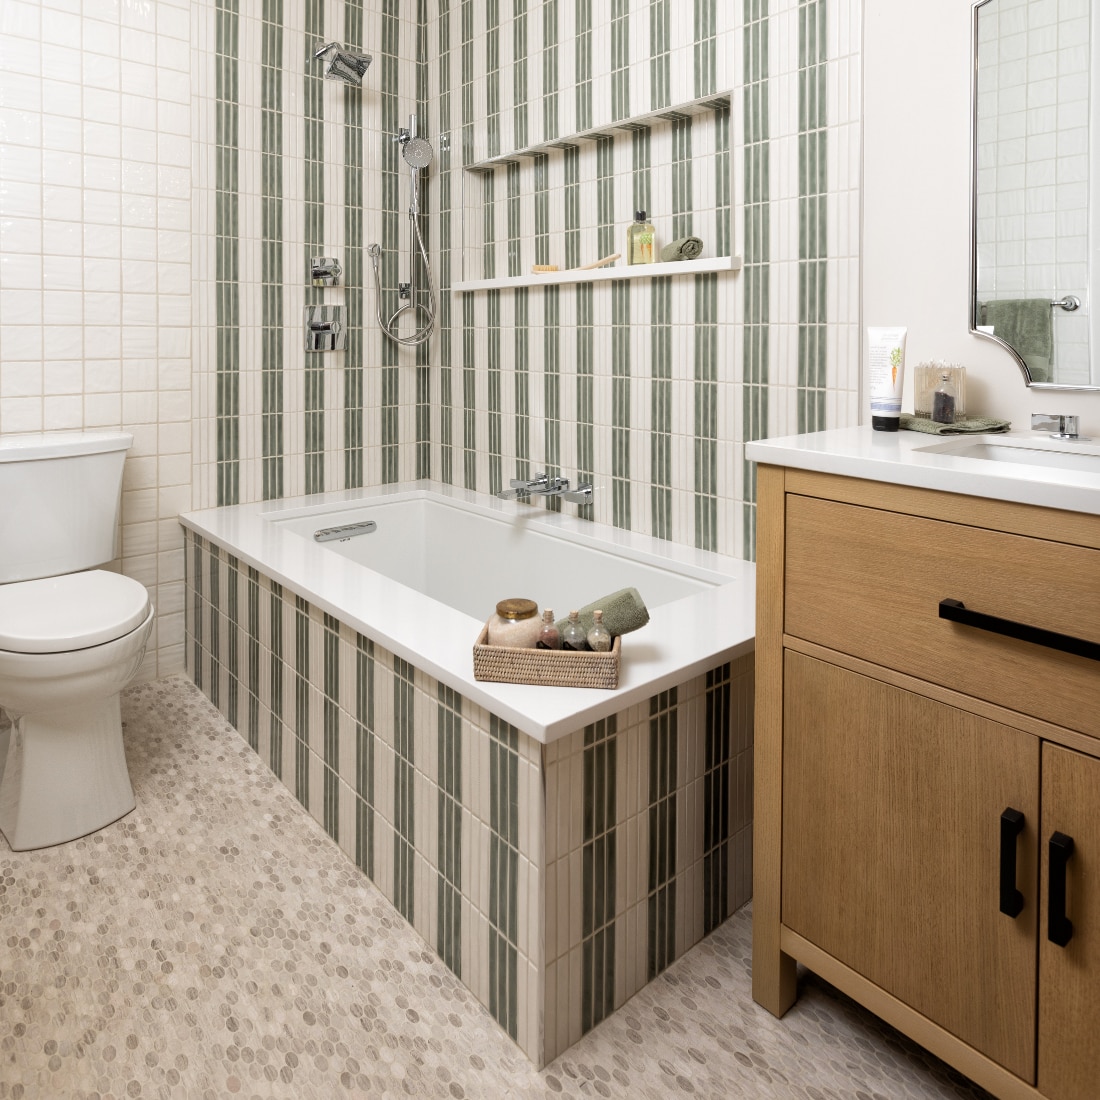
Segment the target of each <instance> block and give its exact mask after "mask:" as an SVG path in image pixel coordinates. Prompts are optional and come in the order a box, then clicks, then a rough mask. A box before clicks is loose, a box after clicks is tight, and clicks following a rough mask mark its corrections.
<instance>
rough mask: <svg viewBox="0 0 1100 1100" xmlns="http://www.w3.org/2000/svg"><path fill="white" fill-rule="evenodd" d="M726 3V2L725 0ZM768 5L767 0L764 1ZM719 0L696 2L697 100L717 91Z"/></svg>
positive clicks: (697, 0)
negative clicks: (717, 6)
mask: <svg viewBox="0 0 1100 1100" xmlns="http://www.w3.org/2000/svg"><path fill="white" fill-rule="evenodd" d="M723 2H725V0H723ZM762 2H763V3H767V0H762ZM716 4H717V0H695V98H696V99H698V98H699V97H700V96H705V95H713V94H714V92H715V91H717V86H716V84H715V81H716V79H717V71H718V70H717V64H716V60H715V59H716V49H717V34H718V28H717V20H716V17H715V7H716Z"/></svg>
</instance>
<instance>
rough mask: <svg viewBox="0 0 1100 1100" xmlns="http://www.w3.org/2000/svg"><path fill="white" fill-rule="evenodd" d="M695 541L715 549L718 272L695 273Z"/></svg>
mask: <svg viewBox="0 0 1100 1100" xmlns="http://www.w3.org/2000/svg"><path fill="white" fill-rule="evenodd" d="M694 397H695V463H694V466H695V545H696V546H697V547H698V548H699V549H700V550H717V549H718V276H717V275H716V274H713V273H712V274H709V275H696V276H695V382H694Z"/></svg>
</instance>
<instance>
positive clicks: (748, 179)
mask: <svg viewBox="0 0 1100 1100" xmlns="http://www.w3.org/2000/svg"><path fill="white" fill-rule="evenodd" d="M743 13H744V34H743V38H742V42H743V70H744V80H745V84H744V93H743V97H744V113H743V119H742V122H743V125H744V131H745V153H744V179H743V181H742V182H743V191H744V196H745V198H744V210H745V213H744V217H745V244H744V263H743V266H742V269H741V285H742V287H743V294H744V299H743V301H744V326H743V329H742V337H741V339H742V350H743V356H744V383H743V385H742V389H741V394H742V397H741V400H742V429H743V431H744V437H745V440H746V441H751V440H754V439H763V438H765V437H766V436H767V433H768V386H769V377H768V375H769V371H768V356H769V340H768V337H769V331H768V330H769V323H770V318H771V303H770V296H769V277H770V273H769V263H770V259H771V255H770V244H769V237H770V232H771V229H770V205H769V175H770V165H771V158H770V145H769V142H770V134H769V128H768V99H769V74H768V26H769V24H768V0H744V7H743ZM743 471H744V486H745V488H744V505H743V508H744V523H743V528H742V529H743V532H744V542H743V544H742V553H743V554H744V556H745V558H746V559H748V560H753V559H754V558H755V555H756V466H755V464H754V463H752V462H748V461H745V463H744V467H743Z"/></svg>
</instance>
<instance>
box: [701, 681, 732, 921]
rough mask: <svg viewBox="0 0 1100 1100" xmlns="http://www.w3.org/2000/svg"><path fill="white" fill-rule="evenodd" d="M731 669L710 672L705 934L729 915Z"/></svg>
mask: <svg viewBox="0 0 1100 1100" xmlns="http://www.w3.org/2000/svg"><path fill="white" fill-rule="evenodd" d="M731 719H732V713H731V698H730V666H729V665H728V664H726V665H722V666H721V667H719V668H716V669H713V670H712V671H710V672H708V673H707V677H706V727H705V730H704V764H703V767H704V771H703V934H704V935H709V934H710V933H711V932H713V931H714V929H715V928H717V927H718V925H719V924H721V923H722V921H724V920H725V919H726V917H727V916H728V915H729V912H730V906H729V903H730V883H729V840H730V831H729V826H730V733H731V725H732V722H731Z"/></svg>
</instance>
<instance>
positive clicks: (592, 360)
mask: <svg viewBox="0 0 1100 1100" xmlns="http://www.w3.org/2000/svg"><path fill="white" fill-rule="evenodd" d="M575 294H576V298H575V306H574V308H575V309H576V313H577V327H576V333H577V345H576V363H577V365H576V371H577V382H576V384H577V409H576V425H577V479H578V481H590V480H591V478H592V476H593V471H594V470H595V466H596V316H595V309H596V305H595V287H594V286H593V284H592V283H578V284H577V288H576V291H575ZM564 610H565V609H564V608H563V611H564Z"/></svg>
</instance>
